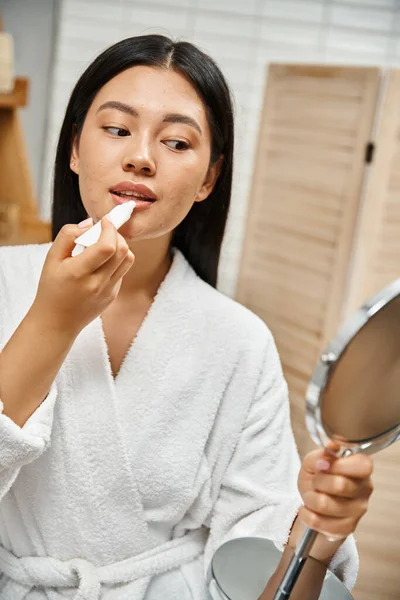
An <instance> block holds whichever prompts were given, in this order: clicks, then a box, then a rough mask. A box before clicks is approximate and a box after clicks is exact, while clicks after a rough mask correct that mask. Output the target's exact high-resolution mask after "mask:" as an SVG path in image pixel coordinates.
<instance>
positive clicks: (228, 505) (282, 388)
mask: <svg viewBox="0 0 400 600" xmlns="http://www.w3.org/2000/svg"><path fill="white" fill-rule="evenodd" d="M299 469H300V459H299V455H298V452H297V448H296V444H295V440H294V436H293V431H292V428H291V422H290V411H289V400H288V392H287V385H286V382H285V380H284V377H283V374H282V368H281V364H280V360H279V357H278V353H277V350H276V346H275V343H274V341H273V339H272V338H270V339H269V342H268V347H267V350H266V353H265V360H264V366H263V369H262V374H261V377H260V381H259V385H258V389H257V392H256V394H255V397H254V399H253V401H252V404H251V406H250V409H249V412H248V414H247V418H246V421H245V424H244V427H243V429H242V431H241V434H240V437H239V439H238V442H237V445H236V449H235V451H234V453H233V456H232V458H231V461H230V463H229V465H228V468H227V469H226V471H225V474H224V477H223V480H222V483H221V487H220V490H219V495H218V498H217V500H216V502H215V504H214V507H213V512H212V515H211V518H210V521H209V524H210V534H209V538H208V541H207V545H206V548H205V570H206V573H207V570H208V567H209V564H210V562H211V560H212V557H213V555H214V552H215V551H216V550H217V548H218V547H219V546H221V545H222V544H223V543H225V542H227V541H229V540H232V539H234V538H238V537H251V536H254V537H265V538H268V539H270V540H272V541H273V542H274V543H275V545H276V546H277V547H278V548H279V549H280V550H283V546H284V544H286V543H287V541H288V538H289V535H290V530H291V527H292V525H293V522H294V520H295V518H296V516H297V513H298V510H299V508H300V506H301V504H302V500H301V496H300V493H299V491H298V488H297V477H298V473H299ZM329 568H330V570H332V571H333V572H334V573H335V574H336V575H337V576H338V577H339V578H340V579H341V580H342V581H343V582H344V583H345V585H346V586H347V587H348V588H349V589H351V588H352V587H353V586H354V584H355V580H356V578H357V572H358V554H357V550H356V547H355V542H354V539H353V537H352V536H350V537H349V538H348V539H347V540H346V541H345V542H344V544H343V545H342V546H341V548H340V549H339V550H338V552H337V553H336V554H335V556H334V557H333V559H332V561H331V564H330V567H329Z"/></svg>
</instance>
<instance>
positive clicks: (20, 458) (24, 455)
mask: <svg viewBox="0 0 400 600" xmlns="http://www.w3.org/2000/svg"><path fill="white" fill-rule="evenodd" d="M56 396H57V387H56V384H53V386H52V388H51V390H50V392H49V394H48V395H47V397H46V398H45V400H44V401H43V402H42V403H41V404H40V406H39V407H38V408H37V409H36V410H35V412H34V413H33V414H32V415H31V416H30V417H29V419H28V420H27V421H26V423H25V424H24V426H23V427H19V426H18V425H17V424H16V423H14V421H12V420H11V419H10V418H9V417H7V416H6V415H4V414H3V409H4V407H3V403H2V402H1V400H0V501H1V500H2V498H3V497H4V496H5V494H6V493H7V492H8V491H9V489H10V488H11V486H12V485H13V483H14V481H15V480H16V478H17V476H18V473H19V471H20V469H21V467H23V466H24V465H27V464H29V463H30V462H32V461H34V460H35V459H37V458H39V456H40V455H41V454H43V452H44V451H45V450H46V448H47V447H48V446H49V445H50V437H51V430H52V425H53V415H54V404H55V400H56Z"/></svg>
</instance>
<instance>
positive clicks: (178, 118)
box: [96, 100, 203, 135]
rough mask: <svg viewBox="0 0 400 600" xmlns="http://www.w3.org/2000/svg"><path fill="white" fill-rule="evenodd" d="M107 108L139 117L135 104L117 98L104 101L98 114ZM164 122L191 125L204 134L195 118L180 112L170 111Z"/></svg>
mask: <svg viewBox="0 0 400 600" xmlns="http://www.w3.org/2000/svg"><path fill="white" fill-rule="evenodd" d="M107 108H114V109H115V110H120V111H121V112H124V113H127V114H128V115H130V116H131V117H138V116H139V113H138V111H137V110H136V109H135V108H133V106H129V104H125V103H124V102H118V101H117V100H109V101H108V102H104V104H102V105H101V106H100V107H99V108H98V109H97V111H96V114H97V113H99V112H100V111H101V110H106V109H107ZM163 123H183V124H184V125H189V126H190V127H193V128H194V129H196V131H198V132H199V134H200V135H203V132H202V130H201V127H200V125H199V124H198V123H197V121H196V120H195V119H193V118H192V117H189V116H188V115H182V114H180V113H168V114H167V115H165V117H164V118H163Z"/></svg>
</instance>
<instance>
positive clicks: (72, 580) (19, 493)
mask: <svg viewBox="0 0 400 600" xmlns="http://www.w3.org/2000/svg"><path fill="white" fill-rule="evenodd" d="M48 249H49V245H48V244H46V245H32V246H20V247H3V248H0V346H3V347H4V344H5V343H6V341H7V340H8V339H9V338H10V336H11V335H12V334H13V332H14V331H15V329H16V327H17V325H18V324H19V322H20V321H21V320H22V319H23V317H24V316H25V314H26V312H27V310H28V308H29V306H30V305H31V303H32V301H33V299H34V296H35V292H36V289H37V284H38V280H39V276H40V272H41V269H42V266H43V262H44V259H45V256H46V254H47V251H48ZM39 343H40V340H38V344H39ZM299 351H301V349H299ZM23 376H24V373H23V372H21V377H23ZM21 401H23V399H21ZM2 408H3V407H2V404H1V402H0V409H1V410H0V412H1V413H2ZM298 470H299V458H298V455H297V451H296V447H295V443H294V440H293V434H292V431H291V427H290V420H289V406H288V398H287V387H286V384H285V381H284V379H283V376H282V371H281V366H280V362H279V359H278V356H277V352H276V348H275V345H274V342H273V339H272V337H271V334H270V332H269V330H268V328H267V327H266V325H265V324H264V323H263V322H262V321H261V320H260V319H259V318H258V317H257V316H255V315H254V314H253V313H251V312H250V311H248V310H247V309H246V308H244V307H243V306H241V305H239V304H238V303H236V302H234V301H233V300H231V299H229V298H227V297H226V296H224V295H223V294H221V293H219V292H218V291H216V290H215V289H213V288H212V287H211V286H209V285H207V284H206V283H204V282H203V281H202V280H201V279H200V278H198V277H197V276H196V274H195V273H194V271H193V270H192V268H191V267H190V266H189V264H188V263H187V261H186V260H185V259H184V257H183V255H182V254H181V253H180V252H179V251H175V252H174V261H173V264H172V267H171V269H170V271H169V273H168V275H167V277H166V278H165V280H164V282H163V283H162V284H161V286H160V288H159V291H158V293H157V296H156V298H155V300H154V302H153V304H152V306H151V308H150V311H149V313H148V315H147V317H146V318H145V320H144V322H143V324H142V326H141V328H140V330H139V332H138V334H137V336H136V339H135V340H134V342H133V344H132V345H131V347H130V349H129V351H128V353H127V356H126V357H125V360H124V362H123V364H122V366H121V370H120V372H119V374H118V376H117V377H116V379H115V380H114V379H113V376H112V372H111V367H110V362H109V358H108V354H107V346H106V342H105V338H104V334H103V329H102V323H101V319H100V318H97V319H95V320H94V321H93V322H92V323H91V324H90V325H88V326H87V327H86V328H85V329H84V330H83V331H82V332H81V333H80V335H79V336H78V337H77V339H76V341H75V343H74V345H73V347H72V349H71V350H70V352H69V354H68V356H67V358H66V360H65V362H64V364H63V366H62V368H61V370H60V371H59V373H58V375H57V378H56V381H55V383H54V385H53V386H52V388H51V390H50V393H49V395H48V396H47V398H46V399H45V400H44V401H43V403H42V404H41V405H40V407H39V408H38V409H37V410H36V412H35V413H34V414H33V415H32V416H31V417H30V419H29V420H28V421H27V423H26V424H25V425H24V427H23V428H19V427H18V426H17V425H15V424H14V423H13V422H12V421H11V420H10V419H9V418H8V417H7V416H5V415H3V414H0V572H2V573H3V575H2V577H1V579H0V598H1V599H5V600H22V599H24V600H25V599H26V600H28V599H29V600H45V599H48V600H60V599H64V598H74V599H76V600H78V599H79V600H100V598H101V599H102V600H124V599H126V600H142V599H144V598H145V599H146V600H206V599H207V598H209V595H208V591H207V588H206V575H205V574H206V572H207V568H208V565H209V563H210V560H211V558H212V556H213V554H214V552H215V551H216V549H217V548H218V546H220V545H221V544H222V543H224V542H225V541H227V540H229V539H232V538H235V537H241V536H263V537H267V538H270V539H272V540H274V541H275V543H276V544H278V545H281V546H282V545H283V544H284V543H285V542H286V541H287V538H288V535H289V531H290V527H291V525H292V523H293V520H294V518H295V516H296V513H297V511H298V508H299V506H300V504H301V499H300V497H299V494H298V491H297V485H296V480H297V474H298ZM357 566H358V559H357V552H356V550H355V546H354V541H353V539H352V538H350V539H349V540H347V542H346V543H345V544H344V545H343V546H342V548H341V550H340V551H339V552H338V553H337V555H336V556H335V558H334V560H333V562H332V565H331V567H332V569H333V570H335V571H336V573H337V574H338V575H339V576H340V577H341V578H342V579H344V581H345V583H346V584H347V586H348V587H352V585H353V584H354V581H355V578H356V574H357Z"/></svg>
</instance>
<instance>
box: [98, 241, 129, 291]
mask: <svg viewBox="0 0 400 600" xmlns="http://www.w3.org/2000/svg"><path fill="white" fill-rule="evenodd" d="M129 253H131V251H130V250H129V246H128V244H127V243H126V241H125V239H124V238H123V237H122V235H121V234H119V233H118V232H117V231H116V245H115V252H114V255H113V256H112V257H111V258H110V260H108V261H107V262H106V263H104V264H103V265H102V266H101V267H100V268H99V269H97V270H96V276H100V277H102V278H103V279H104V280H109V279H111V277H112V276H113V275H114V273H115V272H116V270H117V269H118V268H119V266H120V265H121V264H122V263H123V261H124V260H125V258H126V257H127V256H128V254H129ZM131 254H132V253H131Z"/></svg>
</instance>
